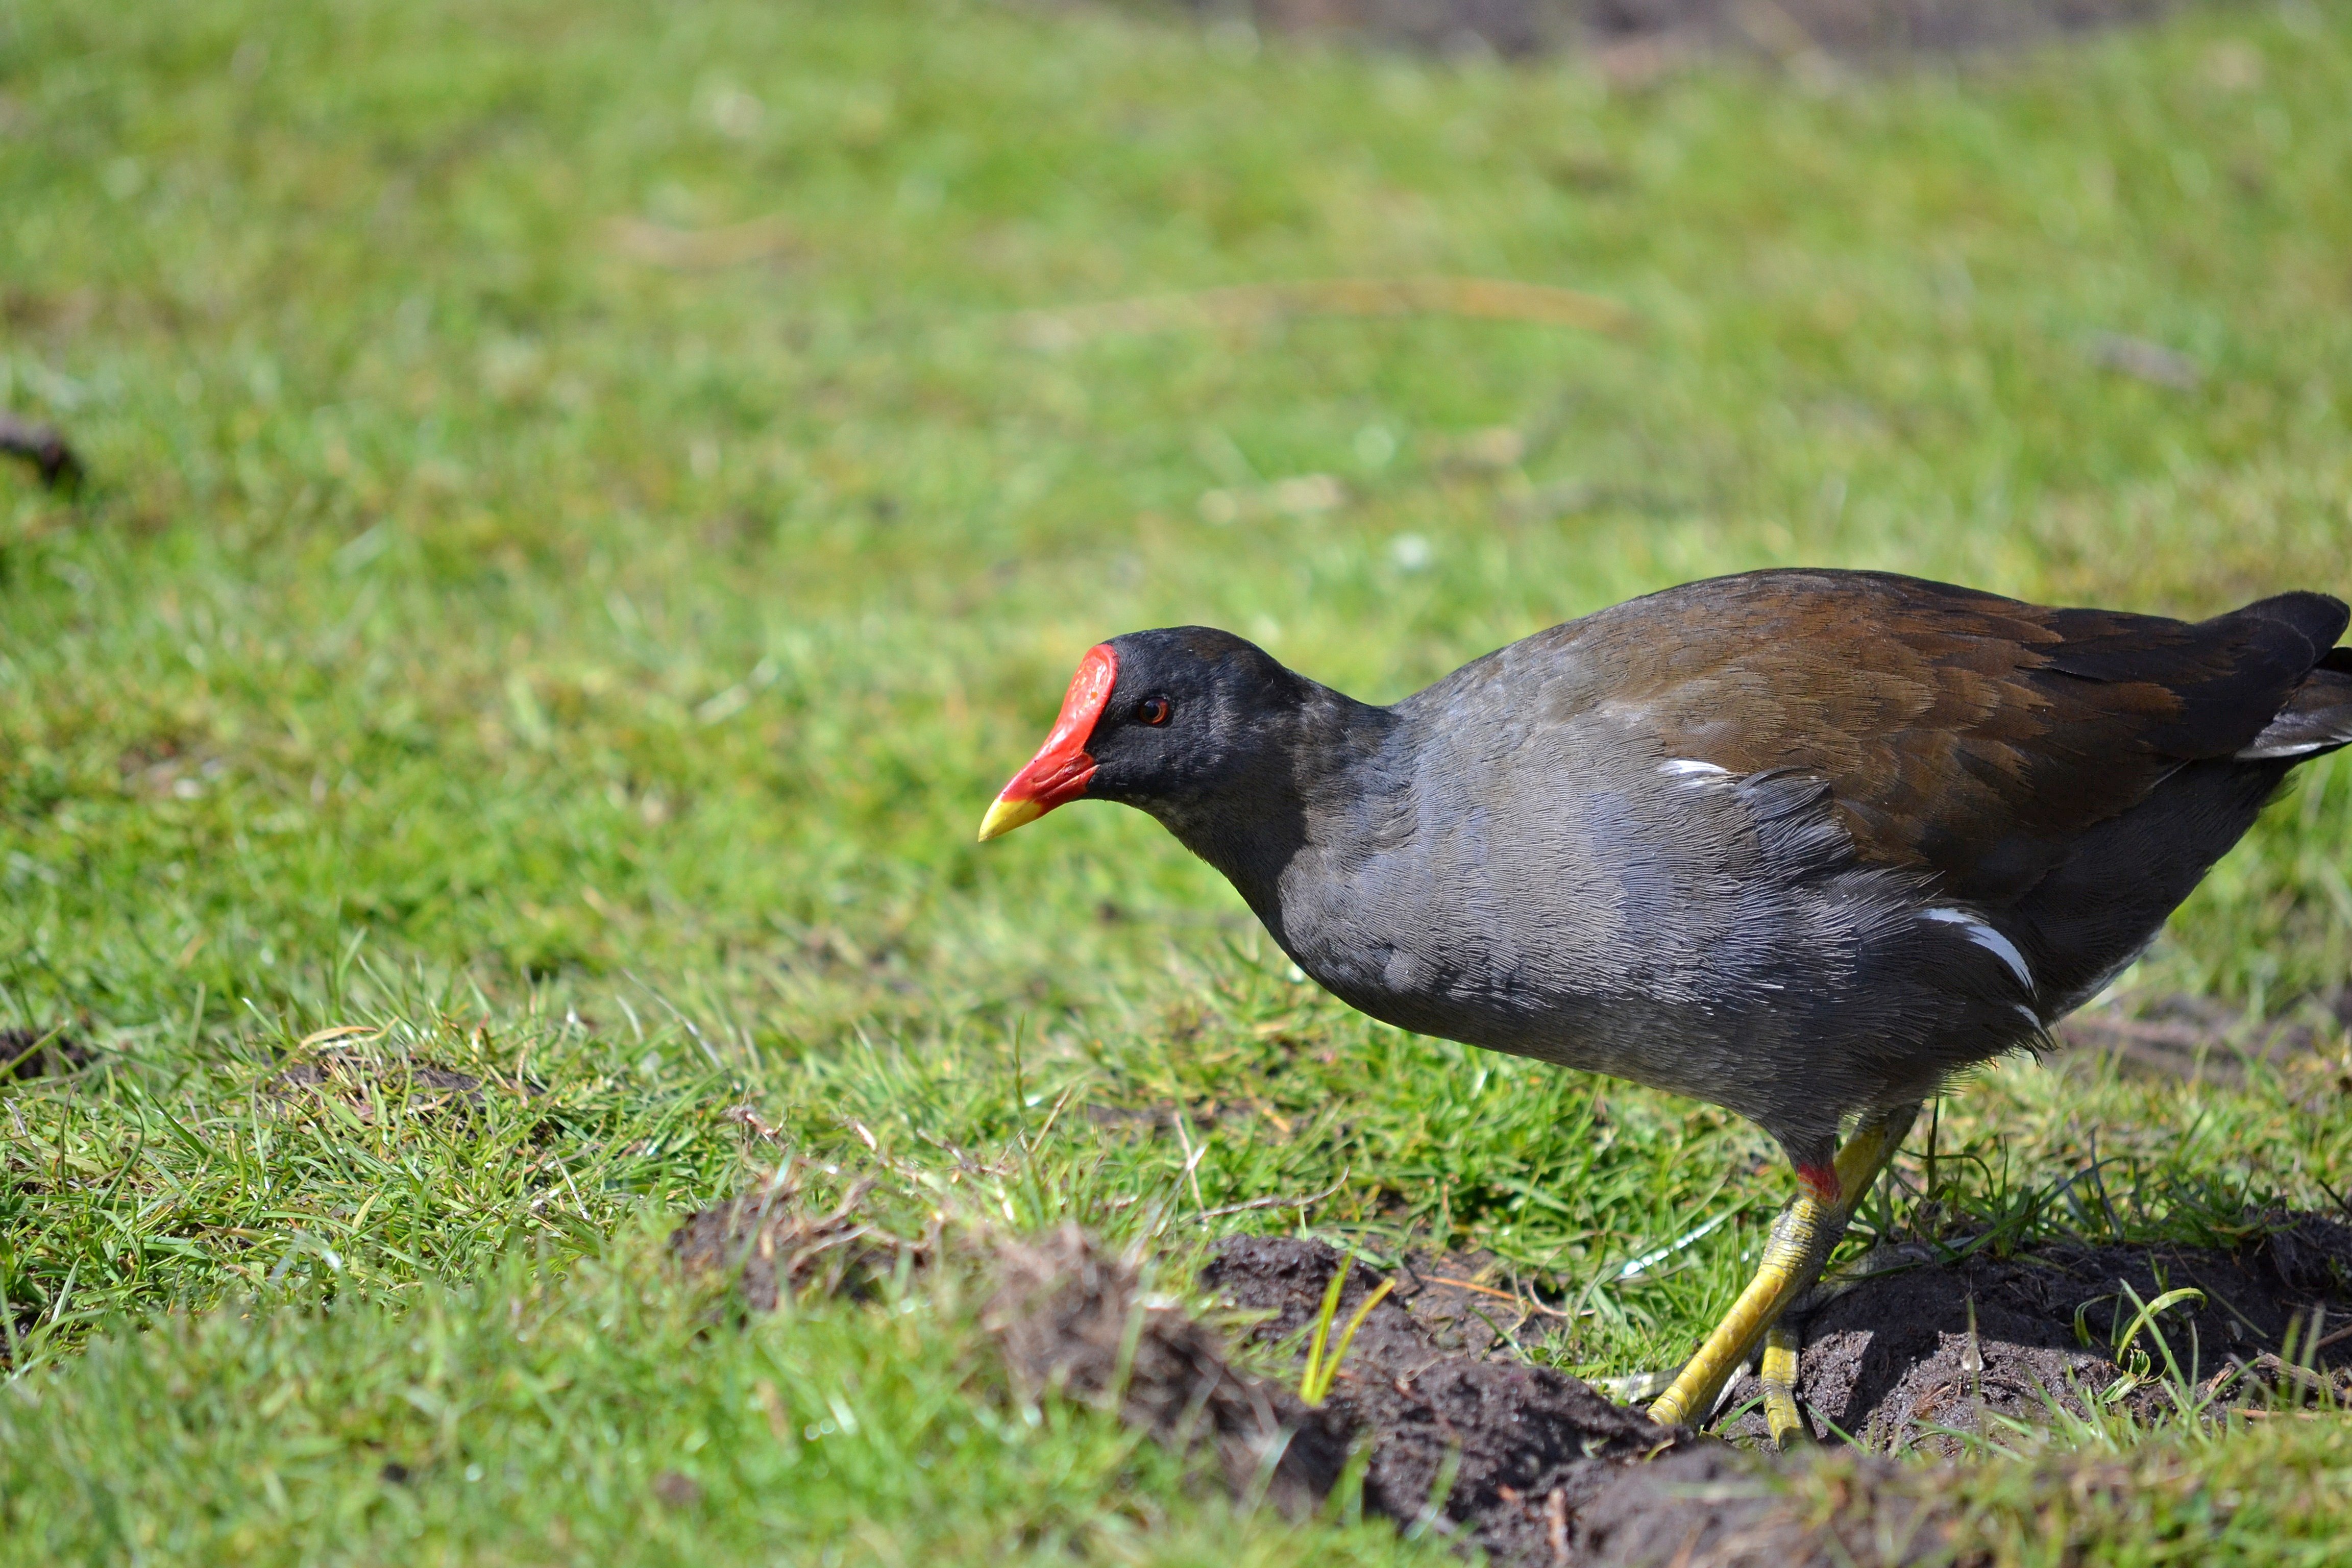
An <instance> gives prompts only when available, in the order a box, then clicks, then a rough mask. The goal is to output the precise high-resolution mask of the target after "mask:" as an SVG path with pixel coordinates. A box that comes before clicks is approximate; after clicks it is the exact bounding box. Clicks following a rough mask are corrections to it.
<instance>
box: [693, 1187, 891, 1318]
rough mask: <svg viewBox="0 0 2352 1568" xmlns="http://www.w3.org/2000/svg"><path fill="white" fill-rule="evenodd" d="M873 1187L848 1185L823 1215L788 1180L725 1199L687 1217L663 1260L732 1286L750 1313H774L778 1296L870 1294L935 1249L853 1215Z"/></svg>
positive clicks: (695, 1274) (701, 1276)
mask: <svg viewBox="0 0 2352 1568" xmlns="http://www.w3.org/2000/svg"><path fill="white" fill-rule="evenodd" d="M872 1185H873V1184H872V1183H871V1182H860V1183H855V1184H852V1185H851V1187H850V1189H849V1191H848V1193H847V1194H845V1196H844V1198H843V1199H842V1201H841V1202H840V1203H839V1204H837V1205H835V1206H834V1207H833V1208H832V1209H830V1210H828V1211H826V1212H824V1213H822V1214H817V1213H812V1212H810V1211H809V1210H808V1209H807V1208H806V1207H804V1206H803V1204H802V1201H801V1193H800V1189H799V1188H798V1187H797V1186H796V1185H794V1184H791V1183H789V1182H787V1183H785V1184H782V1185H779V1186H777V1187H774V1188H772V1189H771V1190H770V1191H768V1192H766V1193H763V1194H761V1195H760V1196H758V1197H741V1198H731V1199H730V1200H728V1201H727V1202H726V1203H723V1204H716V1205H712V1206H711V1207H709V1208H707V1209H702V1210H700V1211H698V1212H697V1213H695V1214H691V1215H688V1216H687V1218H686V1222H685V1223H684V1224H683V1225H680V1226H678V1227H677V1229H676V1230H674V1231H672V1232H671V1233H670V1237H669V1251H670V1256H671V1257H672V1258H675V1259H677V1265H678V1267H679V1268H682V1269H683V1270H685V1271H686V1273H687V1274H688V1276H690V1277H694V1278H698V1279H718V1280H732V1281H733V1282H734V1284H735V1287H736V1289H737V1290H738V1291H739V1292H740V1295H741V1297H742V1300H743V1304H744V1305H745V1306H747V1307H749V1308H750V1309H751V1310H753V1311H755V1312H772V1311H774V1310H776V1303H777V1302H778V1300H781V1299H782V1294H783V1293H784V1292H785V1291H792V1292H794V1293H797V1292H800V1291H803V1290H814V1291H815V1292H817V1293H819V1294H821V1295H828V1296H830V1295H833V1294H835V1293H836V1292H839V1291H843V1290H846V1291H848V1292H849V1293H850V1294H852V1295H853V1296H866V1295H869V1294H871V1293H872V1292H873V1289H874V1288H875V1285H876V1283H877V1280H878V1279H879V1277H880V1276H881V1275H882V1274H885V1273H887V1272H888V1270H889V1269H891V1268H893V1267H895V1266H896V1265H897V1263H898V1259H899V1258H901V1257H907V1258H909V1260H910V1261H913V1262H925V1261H928V1260H929V1257H930V1255H932V1254H934V1253H935V1252H936V1251H937V1247H936V1244H933V1245H931V1246H929V1247H925V1246H924V1245H923V1244H921V1243H918V1242H908V1241H907V1240H904V1239H902V1238H901V1237H896V1236H893V1235H891V1234H889V1233H888V1232H887V1231H884V1230H881V1229H878V1228H877V1227H876V1226H871V1225H868V1224H866V1222H865V1220H864V1219H862V1218H861V1217H860V1216H859V1213H858V1209H859V1205H861V1204H863V1203H864V1201H865V1198H866V1194H867V1192H869V1191H870V1190H872Z"/></svg>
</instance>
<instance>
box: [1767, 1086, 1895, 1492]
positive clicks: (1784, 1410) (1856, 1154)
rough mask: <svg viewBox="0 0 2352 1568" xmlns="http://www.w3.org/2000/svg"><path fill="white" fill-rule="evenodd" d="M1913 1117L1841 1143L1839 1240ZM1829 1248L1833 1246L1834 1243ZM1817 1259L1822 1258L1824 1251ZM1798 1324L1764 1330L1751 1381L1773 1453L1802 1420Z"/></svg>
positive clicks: (1783, 1321) (1784, 1316)
mask: <svg viewBox="0 0 2352 1568" xmlns="http://www.w3.org/2000/svg"><path fill="white" fill-rule="evenodd" d="M1918 1113H1919V1108H1918V1107H1917V1106H1916V1105H1910V1106H1905V1107H1903V1108H1902V1109H1901V1110H1895V1111H1892V1112H1890V1113H1889V1114H1887V1115H1886V1116H1885V1117H1883V1118H1881V1119H1879V1120H1878V1121H1875V1122H1864V1124H1863V1125H1862V1126H1861V1127H1860V1128H1858V1129H1856V1130H1855V1131H1854V1135H1853V1137H1852V1138H1851V1139H1848V1140H1847V1141H1846V1146H1845V1147H1844V1148H1843V1149H1841V1150H1839V1151H1838V1157H1837V1176H1838V1187H1839V1190H1840V1195H1841V1197H1842V1199H1843V1202H1842V1204H1841V1205H1840V1208H1841V1215H1840V1218H1839V1222H1838V1233H1839V1234H1840V1235H1843V1234H1844V1231H1845V1227H1846V1226H1847V1225H1848V1224H1849V1223H1851V1222H1852V1221H1853V1211H1854V1210H1855V1209H1857V1208H1859V1207H1860V1206H1861V1205H1862V1200H1863V1199H1864V1198H1865V1197H1868V1196H1869V1195H1870V1189H1871V1188H1872V1187H1873V1186H1874V1185H1876V1184H1877V1182H1878V1177H1879V1173H1881V1172H1883V1171H1885V1169H1886V1165H1887V1162H1888V1161H1890V1160H1892V1159H1894V1158H1895V1150H1897V1149H1899V1148H1901V1147H1902V1146H1903V1139H1904V1135H1905V1134H1906V1133H1907V1132H1909V1131H1911V1121H1912V1118H1914V1117H1915V1116H1916V1115H1918ZM1834 1245H1835V1240H1834V1238H1832V1246H1834ZM1828 1256H1829V1249H1828V1248H1827V1247H1824V1248H1823V1249H1822V1257H1823V1258H1828ZM1816 1272H1817V1273H1818V1266H1816ZM1804 1333H1805V1331H1804V1325H1803V1324H1801V1323H1799V1322H1796V1321H1792V1319H1791V1317H1790V1314H1789V1312H1788V1311H1787V1310H1785V1309H1784V1310H1783V1311H1782V1312H1781V1315H1780V1317H1778V1318H1775V1319H1774V1320H1773V1321H1772V1326H1771V1327H1770V1328H1769V1329H1767V1330H1765V1331H1764V1355H1763V1360H1762V1363H1761V1364H1760V1365H1759V1366H1758V1368H1757V1369H1756V1372H1757V1377H1756V1380H1757V1382H1759V1383H1760V1384H1763V1386H1764V1422H1765V1425H1766V1426H1769V1427H1770V1428H1771V1432H1772V1446H1773V1447H1776V1448H1785V1447H1788V1446H1789V1445H1790V1443H1791V1442H1792V1441H1794V1440H1795V1439H1796V1437H1797V1436H1798V1435H1799V1434H1800V1433H1801V1432H1803V1431H1804V1429H1805V1419H1804V1417H1803V1416H1802V1415H1799V1414H1798V1412H1797V1358H1798V1354H1799V1352H1801V1351H1802V1350H1803V1349H1804V1344H1805V1340H1804Z"/></svg>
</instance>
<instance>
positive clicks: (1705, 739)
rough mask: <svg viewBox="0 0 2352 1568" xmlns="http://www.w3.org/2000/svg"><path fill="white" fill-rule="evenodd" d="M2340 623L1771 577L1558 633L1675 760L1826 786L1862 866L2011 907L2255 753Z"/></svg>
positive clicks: (2296, 611) (2326, 610) (2336, 610)
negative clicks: (1925, 874) (2160, 798)
mask: <svg viewBox="0 0 2352 1568" xmlns="http://www.w3.org/2000/svg"><path fill="white" fill-rule="evenodd" d="M2345 620H2346V612H2345V607H2344V605H2341V604H2339V603H2337V602H2336V600H2334V599H2330V598H2327V597H2326V596H2325V595H2318V594H2289V595H2282V596H2280V597H2278V598H2274V599H2266V600H2263V602H2261V603H2260V604H2256V605H2248V606H2247V607H2246V608H2244V609H2242V610H2237V611H2234V612H2232V613H2231V614H2229V615H2226V616H2217V617H2216V618H2214V619H2212V620H2210V621H2201V622H2197V623H2193V624H2192V623H2189V622H2183V621H2174V620H2168V619H2165V618H2163V617H2161V616H2136V615H2126V614H2123V613H2120V612H2116V611H2108V610H2081V609H2048V608H2043V607H2042V606H2039V605H2025V604H2020V603H2018V602H2016V601H2014V600H2010V599H2003V598H2000V597H1997V596H1995V595H1990V594H1980V593H1975V592H1971V591H1969V590H1967V589H1962V588H1953V587H1948V586H1945V585H1943V584H1935V583H1926V582H1921V581H1918V580H1916V579H1913V578H1907V577H1897V576H1892V575H1885V574H1875V573H1830V572H1760V573H1754V574H1748V575H1746V576H1740V577H1728V578H1720V579H1717V580H1715V581H1713V582H1708V583H1699V584H1691V585H1690V586H1688V587H1685V588H1678V589H1674V590H1670V591H1669V592H1667V593H1665V594H1661V595H1652V596H1651V597H1649V598H1647V599H1641V600H1635V601H1633V603H1632V604H1630V605H1620V606H1618V607H1617V608H1615V609H1613V610H1608V611H1603V612H1601V614H1600V615H1598V616H1591V617H1588V618H1587V619H1586V620H1584V621H1582V622H1579V623H1575V624H1574V625H1573V626H1569V627H1563V628H1561V630H1562V631H1563V632H1567V633H1572V634H1576V635H1575V636H1574V640H1575V641H1576V642H1578V643H1580V644H1585V645H1586V647H1587V648H1588V649H1589V650H1590V652H1591V654H1595V655H1599V656H1600V657H1601V658H1604V659H1606V660H1607V661H1608V667H1609V668H1614V669H1615V671H1616V672H1617V674H1616V676H1615V678H1614V679H1612V681H1611V682H1610V687H1611V696H1610V698H1609V699H1608V701H1609V703H1610V704H1611V705H1612V706H1622V707H1623V708H1624V709H1626V710H1627V711H1626V712H1625V713H1624V714H1623V715H1622V716H1623V717H1624V718H1625V719H1627V720H1629V721H1634V722H1635V723H1637V724H1638V726H1639V727H1641V728H1643V729H1646V730H1648V731H1651V732H1652V733H1654V735H1655V736H1657V737H1658V739H1659V741H1660V742H1662V743H1663V744H1664V747H1665V749H1666V754H1667V755H1668V756H1670V757H1686V758H1691V759H1694V760H1696V761H1702V762H1706V763H1714V764H1716V765H1717V766H1719V767H1724V768H1727V769H1729V770H1731V771H1732V772H1734V773H1758V772H1763V771H1766V770H1769V769H1791V770H1796V771H1799V772H1802V773H1811V774H1816V775H1819V776H1821V777H1823V778H1825V779H1827V780H1828V782H1829V784H1830V785H1831V788H1832V794H1833V795H1834V798H1835V802H1836V810H1837V812H1838V815H1839V816H1840V817H1841V818H1842V819H1843V822H1844V824H1845V826H1846V828H1847V829H1848V831H1849V832H1850V833H1851V834H1852V836H1853V839H1854V842H1855V845H1856V847H1857V848H1858V849H1859V851H1860V853H1861V854H1862V856H1863V858H1864V859H1865V860H1868V861H1870V862H1872V863H1874V864H1880V865H1886V866H1900V867H1913V868H1923V869H1926V870H1929V871H1932V872H1934V873H1936V874H1937V878H1938V880H1939V883H1940V886H1941V887H1942V889H1943V890H1944V891H1945V892H1946V893H1948V895H1950V896H1953V897H1957V898H1960V899H1966V900H1972V901H1975V902H1979V903H1982V904H1987V905H1994V906H1998V905H2000V904H2002V903H2004V902H2006V901H2008V900H2011V899H2013V898H2015V897H2017V896H2018V895H2019V894H2021V893H2022V892H2024V891H2025V890H2026V889H2029V888H2031V887H2032V886H2033V884H2034V883H2035V882H2037V881H2039V880H2040V879H2041V878H2042V876H2043V875H2044V874H2045V873H2046V872H2047V871H2048V869H2049V868H2051V866H2053V864H2054V863H2055V862H2056V861H2057V860H2058V859H2059V858H2061V857H2062V856H2063V854H2064V852H2065V847H2066V845H2067V842H2068V840H2069V839H2070V838H2071V837H2074V835H2076V834H2079V833H2081V832H2082V831H2084V829H2086V828H2088V827H2090V826H2092V825H2094V824H2095V823H2098V822H2101V821H2104V820H2105V819H2106V818H2108V817H2111V816H2115V815H2116V814H2117V813H2119V812H2121V811H2123V810H2125V809H2126V808H2127V807H2129V806H2131V805H2135V804H2136V803H2137V802H2138V801H2140V800H2142V799H2144V798H2145V797H2146V796H2147V794H2148V792H2149V791H2150V790H2152V789H2154V788H2155V787H2156V785H2157V784H2158V783H2159V782H2160V781H2161V780H2162V779H2164V778H2165V777H2166V776H2167V775H2168V774H2169V773H2172V772H2173V771H2174V770H2175V769H2177V768H2179V766H2180V765H2181V764H2182V763H2188V762H2192V761H2195V760H2197V759H2200V758H2207V757H2227V756H2231V755H2233V754H2234V753H2236V752H2239V751H2240V750H2241V749H2242V748H2244V747H2246V746H2247V745H2248V744H2249V743H2250V742H2253V741H2254V739H2255V737H2256V736H2258V735H2260V734H2262V733H2263V731H2264V728H2265V726H2267V725H2269V724H2270V723H2271V721H2272V720H2273V718H2274V717H2275V716H2277V715H2278V714H2279V712H2280V710H2281V709H2282V708H2283V707H2284V705H2285V704H2286V703H2287V701H2288V700H2289V698H2290V697H2292V696H2293V695H2294V692H2295V690H2296V689H2297V687H2298V686H2299V685H2301V684H2302V683H2303V681H2304V680H2305V678H2306V677H2307V676H2308V675H2309V674H2310V673H2311V671H2312V670H2313V668H2314V667H2315V665H2317V664H2318V663H2319V662H2320V660H2321V659H2322V658H2323V657H2324V656H2326V655H2327V652H2328V649H2329V648H2330V647H2332V646H2333V645H2334V643H2335V641H2336V637H2338V636H2340V635H2341V634H2342V632H2343V630H2344V626H2345ZM1588 638H1593V639H1597V640H1596V641H1592V642H1588V640H1587V639H1588Z"/></svg>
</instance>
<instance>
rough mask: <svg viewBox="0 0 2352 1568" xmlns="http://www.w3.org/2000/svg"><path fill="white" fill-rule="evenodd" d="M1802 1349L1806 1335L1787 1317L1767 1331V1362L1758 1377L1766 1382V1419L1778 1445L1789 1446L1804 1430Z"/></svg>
mask: <svg viewBox="0 0 2352 1568" xmlns="http://www.w3.org/2000/svg"><path fill="white" fill-rule="evenodd" d="M1803 1348H1804V1338H1803V1336H1802V1335H1801V1334H1800V1333H1799V1332H1798V1330H1797V1326H1796V1325H1795V1324H1794V1323H1791V1322H1790V1321H1789V1320H1788V1319H1786V1318H1782V1319H1780V1321H1778V1322H1776V1323H1774V1324H1773V1325H1772V1326H1771V1327H1770V1328H1769V1329H1767V1330H1765V1331H1764V1362H1763V1364H1762V1365H1761V1366H1759V1368H1758V1369H1757V1377H1758V1381H1759V1382H1760V1383H1762V1384H1764V1421H1765V1424H1766V1425H1767V1426H1770V1427H1771V1428H1772V1446H1773V1447H1776V1448H1785V1447H1788V1446H1789V1445H1790V1444H1791V1443H1793V1442H1795V1441H1796V1440H1797V1439H1798V1438H1799V1437H1800V1436H1802V1435H1803V1433H1804V1430H1805V1418H1804V1416H1802V1415H1800V1414H1799V1413H1798V1411H1797V1352H1799V1351H1801V1350H1802V1349H1803Z"/></svg>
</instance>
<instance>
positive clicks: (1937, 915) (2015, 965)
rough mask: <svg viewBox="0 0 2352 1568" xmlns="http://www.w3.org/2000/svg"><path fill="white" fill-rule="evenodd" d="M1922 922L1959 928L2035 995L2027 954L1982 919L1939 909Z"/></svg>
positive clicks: (1925, 914)
mask: <svg viewBox="0 0 2352 1568" xmlns="http://www.w3.org/2000/svg"><path fill="white" fill-rule="evenodd" d="M1919 918H1920V919H1921V920H1929V921H1943V922H1944V923H1945V924H1948V925H1956V926H1958V927H1959V928H1960V932H1961V934H1962V935H1964V936H1966V937H1967V938H1968V939H1969V941H1970V942H1975V943H1976V944H1977V945H1978V946H1979V947H1980V948H1983V949H1984V950H1985V951H1986V952H1990V953H1991V954H1992V955H1993V956H1994V957H1995V958H1998V959H2000V961H2001V962H2002V963H2006V964H2007V965H2009V972H2010V973H2011V974H2014V975H2016V976H2017V983H2018V984H2020V985H2022V986H2024V987H2025V994H2027V995H2029V996H2031V995H2032V994H2034V986H2033V971H2032V970H2031V969H2029V968H2027V967H2026V963H2025V954H2023V953H2021V952H2018V951H2017V944H2016V943H2015V942H2011V941H2010V940H2009V938H2007V937H2005V936H2003V935H2001V934H2000V932H1999V931H1995V930H1994V929H1993V928H1992V927H1991V926H1990V924H1988V923H1986V921H1985V920H1984V917H1982V916H1981V915H1972V914H1970V913H1969V911H1968V910H1942V909H1937V910H1920V911H1919ZM2034 1021H2035V1022H2036V1023H2039V1022H2040V1021H2041V1020H2040V1019H2039V1018H2036V1019H2035V1020H2034Z"/></svg>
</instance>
